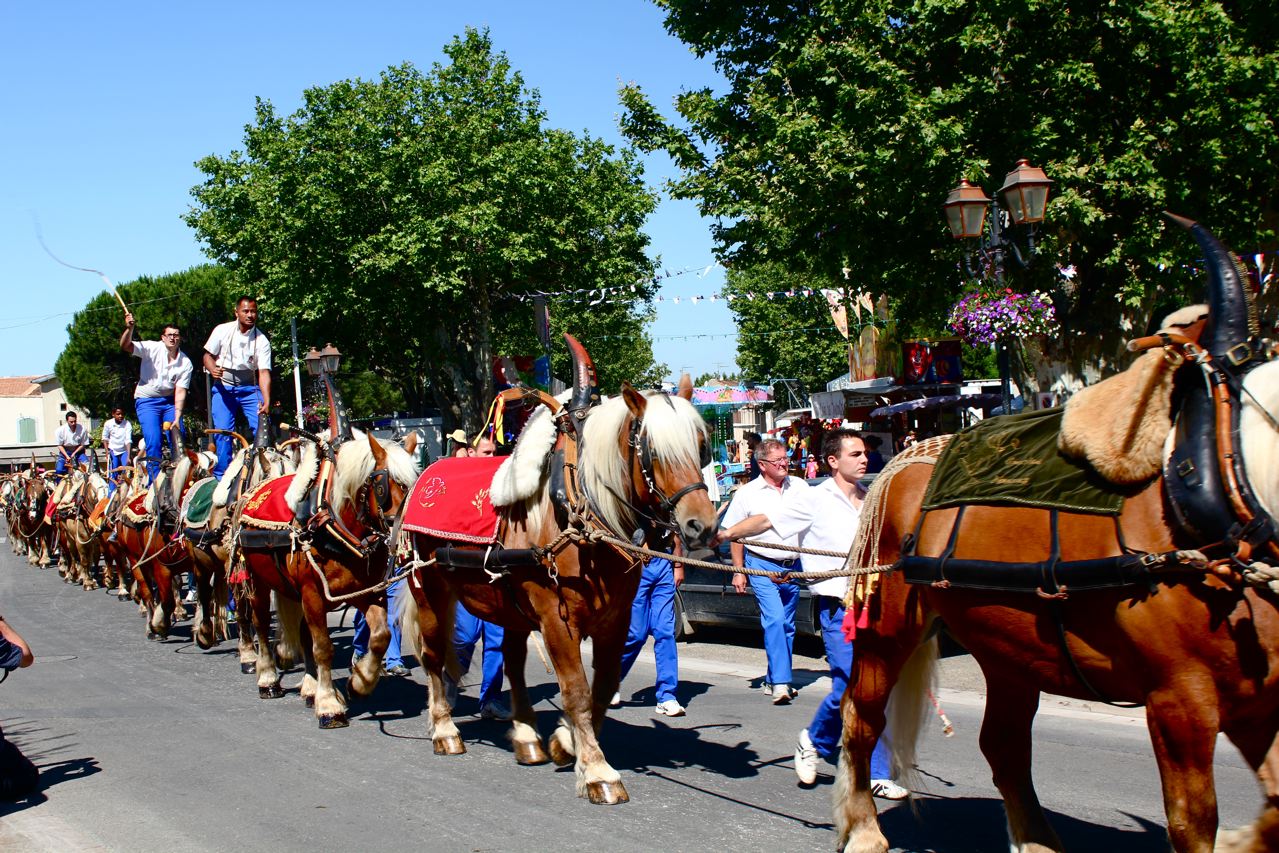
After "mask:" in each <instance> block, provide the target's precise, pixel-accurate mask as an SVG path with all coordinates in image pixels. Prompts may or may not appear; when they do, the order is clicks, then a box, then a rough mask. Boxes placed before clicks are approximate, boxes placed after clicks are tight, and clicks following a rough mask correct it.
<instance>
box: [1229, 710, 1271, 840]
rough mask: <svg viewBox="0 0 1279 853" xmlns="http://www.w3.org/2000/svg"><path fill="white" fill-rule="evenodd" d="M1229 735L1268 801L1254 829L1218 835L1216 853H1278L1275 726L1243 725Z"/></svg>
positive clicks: (1249, 827) (1254, 824)
mask: <svg viewBox="0 0 1279 853" xmlns="http://www.w3.org/2000/svg"><path fill="white" fill-rule="evenodd" d="M1226 734H1227V735H1228V736H1229V737H1230V740H1231V741H1233V742H1234V744H1235V745H1236V746H1237V747H1239V751H1240V752H1242V753H1243V757H1244V760H1246V761H1247V762H1248V764H1249V765H1250V766H1251V767H1252V769H1253V770H1255V771H1256V772H1257V778H1258V779H1259V780H1260V781H1261V785H1262V789H1263V790H1264V792H1265V795H1266V802H1265V803H1264V804H1263V805H1262V807H1261V815H1260V816H1258V818H1257V820H1256V821H1254V822H1253V824H1252V825H1251V826H1247V827H1244V828H1243V829H1234V830H1228V831H1223V832H1218V833H1217V847H1216V850H1217V853H1265V851H1269V850H1279V737H1276V736H1275V731H1274V726H1273V725H1270V726H1260V727H1258V726H1256V725H1247V724H1243V725H1240V726H1238V727H1236V728H1231V729H1230V730H1228V731H1227V732H1226ZM1267 741H1268V742H1269V745H1267Z"/></svg>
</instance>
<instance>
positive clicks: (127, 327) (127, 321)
mask: <svg viewBox="0 0 1279 853" xmlns="http://www.w3.org/2000/svg"><path fill="white" fill-rule="evenodd" d="M136 323H137V321H136V320H135V319H134V318H133V315H132V314H130V313H129V312H127V311H126V312H125V314H124V333H123V334H121V335H120V350H121V351H122V352H126V353H128V354H129V355H133V327H134V325H136Z"/></svg>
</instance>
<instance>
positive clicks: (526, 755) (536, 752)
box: [512, 741, 551, 767]
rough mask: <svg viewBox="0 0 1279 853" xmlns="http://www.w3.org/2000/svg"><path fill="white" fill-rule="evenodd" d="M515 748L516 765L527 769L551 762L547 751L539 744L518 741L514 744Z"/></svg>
mask: <svg viewBox="0 0 1279 853" xmlns="http://www.w3.org/2000/svg"><path fill="white" fill-rule="evenodd" d="M512 746H514V747H515V763H516V764H523V765H524V766H526V767H535V766H537V765H538V764H545V763H546V762H548V761H550V760H551V757H550V756H549V755H547V754H546V750H545V749H543V748H542V745H541V744H540V743H537V742H527V741H517V742H515V743H513V744H512Z"/></svg>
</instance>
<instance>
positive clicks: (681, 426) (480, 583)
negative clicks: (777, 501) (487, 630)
mask: <svg viewBox="0 0 1279 853" xmlns="http://www.w3.org/2000/svg"><path fill="white" fill-rule="evenodd" d="M566 337H568V336H566ZM569 346H570V351H571V352H572V353H573V356H574V362H575V367H576V369H575V376H576V379H575V391H574V398H573V400H574V401H573V403H571V404H570V406H569V408H568V409H567V410H566V411H564V412H563V415H564V417H565V419H567V420H569V421H571V420H572V419H573V418H578V419H580V418H581V417H582V416H585V420H584V421H583V422H582V428H581V438H580V450H579V456H578V465H577V470H576V478H577V479H576V483H577V487H578V489H580V493H581V495H582V497H583V498H584V500H583V501H581V502H578V505H577V506H575V507H573V508H571V509H570V513H571V514H570V515H568V516H567V517H566V516H564V515H562V514H561V513H562V512H563V509H562V508H557V507H556V506H555V505H554V504H553V501H552V494H551V493H552V491H553V490H554V487H553V485H552V475H551V467H552V466H554V465H557V464H560V463H558V462H556V461H554V460H555V459H556V458H557V457H554V456H553V457H552V461H551V463H550V464H545V457H544V455H540V454H535V455H539V456H540V458H537V459H534V460H533V461H534V463H535V466H536V467H535V471H540V472H541V473H540V482H539V480H538V478H537V476H535V477H534V480H533V482H534V483H535V484H537V486H536V491H535V492H534V493H533V494H532V495H531V496H530V497H528V498H527V499H525V500H524V501H523V502H522V503H518V504H515V505H513V506H511V507H507V508H501V509H499V513H500V514H502V515H503V516H504V525H505V530H506V533H505V535H504V537H503V538H502V539H501V546H500V547H501V548H502V549H545V548H547V546H552V545H553V543H554V545H553V547H551V548H550V549H549V550H542V551H535V553H538V554H540V559H541V561H540V562H538V563H536V564H531V565H530V564H526V565H517V566H513V567H511V568H509V569H505V570H503V569H495V570H494V571H495V572H501V574H502V575H503V576H502V577H501V579H500V580H496V579H495V575H491V574H490V573H489V572H488V571H486V570H485V569H484V568H480V567H478V566H472V567H470V568H464V567H460V566H456V565H455V566H453V567H443V566H429V567H426V568H421V569H419V571H418V572H417V573H416V575H415V576H414V581H415V582H413V583H410V584H409V588H410V590H411V591H412V593H413V595H412V597H411V598H410V597H409V596H404V600H405V602H406V605H408V610H407V612H406V614H405V615H406V619H405V628H404V631H405V633H406V634H409V635H411V636H413V637H414V639H415V640H420V645H419V646H418V650H417V651H418V657H419V659H420V660H421V661H422V664H423V666H425V667H426V669H427V670H428V672H429V675H430V695H429V702H430V714H431V723H432V726H433V730H432V741H433V743H434V747H435V752H436V753H437V754H458V753H462V752H464V751H465V747H464V746H463V744H462V739H461V737H460V735H459V734H458V730H457V726H456V725H455V724H454V723H453V719H452V717H451V715H450V711H449V705H448V702H447V701H446V699H445V695H444V682H443V680H442V679H443V672H444V668H445V666H446V662H447V660H448V655H449V653H450V651H451V649H452V634H453V616H454V613H455V607H456V604H455V602H457V601H459V600H460V601H461V602H462V603H463V604H464V605H465V607H466V608H467V609H468V610H470V611H471V612H472V613H474V614H475V615H476V616H479V617H480V618H482V619H486V620H488V621H491V622H495V623H497V624H499V625H501V626H502V627H503V629H504V630H505V632H506V634H505V640H504V642H503V644H502V652H503V655H504V656H505V659H506V676H507V678H508V679H509V680H510V685H511V706H512V713H513V716H514V719H513V723H512V730H511V741H512V744H513V746H514V749H515V758H516V761H518V762H519V763H520V764H542V763H545V762H546V761H547V754H546V750H545V748H544V747H543V744H542V740H541V737H540V735H539V734H538V731H537V727H536V717H535V716H534V713H533V707H532V705H531V704H530V702H529V697H528V690H527V684H526V682H525V676H524V663H525V658H526V655H527V651H528V645H527V644H528V639H529V633H530V632H531V631H533V630H540V631H541V633H542V636H543V637H544V638H545V640H546V647H547V650H548V651H549V653H550V656H551V660H552V662H553V663H554V666H555V673H556V677H557V679H558V680H559V685H560V692H561V694H562V696H563V699H564V716H563V717H562V718H561V721H560V725H559V727H558V728H557V729H556V731H555V733H554V735H553V736H552V738H551V742H550V749H551V754H550V757H551V758H553V759H554V760H555V762H556V763H557V764H559V765H561V766H563V765H567V764H569V763H572V762H574V757H576V766H575V769H576V776H577V794H578V796H581V797H587V798H589V799H590V801H591V802H592V803H605V804H609V803H620V802H626V801H627V800H628V799H629V797H628V795H627V793H626V787H625V786H624V785H623V784H622V781H621V777H620V776H619V775H618V773H617V771H616V770H615V769H613V768H612V767H611V766H609V764H608V762H607V761H606V760H605V758H604V753H603V751H602V750H601V749H600V745H599V742H598V739H597V738H598V734H599V731H600V727H601V726H602V725H603V722H604V716H605V714H606V712H607V710H608V702H609V699H610V697H611V696H612V695H613V693H614V691H616V690H617V686H618V680H619V679H618V676H619V674H620V668H621V655H622V647H623V645H624V644H625V641H626V631H627V628H628V626H629V624H630V612H631V603H632V601H633V600H634V597H635V590H636V588H637V586H638V583H639V575H640V572H639V567H638V563H637V561H636V559H635V558H634V557H633V556H631V555H630V554H629V553H626V552H624V551H621V550H618V549H616V548H614V547H613V546H611V545H608V544H604V543H601V542H591V541H589V540H582V539H571V538H568V537H567V536H565V534H566V533H569V532H570V531H569V530H568V529H566V528H567V527H568V525H571V524H573V523H574V522H576V523H577V524H578V525H581V526H579V527H577V528H576V529H575V530H574V531H572V532H574V533H575V534H576V533H587V534H589V533H590V532H591V531H603V532H608V533H612V534H613V535H614V536H618V537H619V538H621V539H624V540H627V541H630V540H631V539H632V531H635V530H636V529H637V528H639V529H641V530H644V531H645V532H646V534H648V535H650V537H651V535H652V533H653V529H654V528H655V527H664V528H667V529H670V530H675V531H677V532H678V535H679V536H680V538H681V539H682V540H683V541H684V546H685V548H686V549H687V551H688V552H690V553H691V552H692V551H694V550H695V549H701V548H704V547H706V546H707V544H708V543H709V542H710V541H711V538H712V537H713V536H714V535H715V531H716V526H717V521H716V517H715V509H714V507H713V506H712V505H711V502H710V500H709V499H708V498H707V495H706V491H705V485H704V482H703V479H702V473H701V468H702V466H703V464H704V463H705V462H706V457H707V456H708V455H709V444H708V442H709V437H708V435H707V432H706V427H705V424H704V422H703V420H702V418H701V417H700V416H699V415H698V414H697V411H696V409H694V408H693V406H692V405H691V404H690V403H689V402H688V400H689V398H690V397H691V395H692V385H691V383H689V382H688V377H687V376H685V377H684V378H683V379H684V381H683V383H682V385H681V396H680V397H676V398H672V397H669V396H666V395H662V394H654V395H652V396H645V395H643V394H640V393H638V392H637V391H635V390H634V389H632V388H630V387H629V386H626V387H624V388H623V392H622V395H621V396H619V397H615V398H613V399H611V400H608V401H607V402H605V403H603V404H601V405H599V406H598V407H596V408H594V409H588V407H589V406H590V385H591V384H593V382H592V381H591V380H592V379H593V373H594V371H593V368H591V367H590V362H589V359H588V358H587V356H586V353H585V351H584V350H582V349H581V345H580V344H578V343H577V342H576V341H575V340H572V339H571V338H570V340H569ZM588 410H589V415H586V412H587V411H588ZM531 429H532V427H531V425H530V426H529V427H526V432H529V431H531ZM570 429H572V428H571V427H570V426H569V424H568V423H564V424H562V425H561V437H560V438H559V440H558V441H559V446H560V448H561V449H562V448H563V446H564V444H565V443H566V442H567V441H571V440H572V439H571V438H569V437H568V436H567V435H565V434H563V433H564V432H565V431H567V430H570ZM516 455H517V456H518V455H519V449H518V448H517V453H516ZM511 461H512V462H514V461H516V460H511ZM557 473H558V472H557ZM565 476H567V477H572V476H573V472H572V471H570V470H565ZM574 515H576V516H578V517H576V518H574ZM582 517H585V518H584V519H583V518H582ZM568 519H572V520H568ZM412 542H413V548H414V551H415V553H416V554H417V555H418V556H419V557H420V558H421V559H423V560H428V561H429V560H431V559H432V558H433V557H434V556H435V555H436V554H437V548H439V547H440V546H442V545H446V544H453V543H445V542H442V541H440V540H438V539H432V538H430V537H427V536H424V535H422V534H417V533H415V534H413V540H412ZM654 544H656V542H654ZM481 553H482V552H481ZM413 609H416V611H417V612H416V613H415V614H414V613H413V612H412V610H413ZM414 617H416V623H415V622H414ZM414 628H416V630H414ZM587 637H590V638H591V640H592V642H593V653H592V663H593V666H594V670H595V677H594V681H593V683H588V679H587V675H586V672H585V670H584V668H583V664H582V654H581V644H582V641H583V640H584V639H586V638H587Z"/></svg>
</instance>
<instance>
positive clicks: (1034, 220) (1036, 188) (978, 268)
mask: <svg viewBox="0 0 1279 853" xmlns="http://www.w3.org/2000/svg"><path fill="white" fill-rule="evenodd" d="M1052 183H1053V182H1052V181H1051V180H1049V178H1048V176H1047V175H1045V174H1044V170H1043V169H1040V168H1039V167H1037V166H1032V165H1030V161H1029V160H1026V159H1025V158H1023V159H1021V160H1018V161H1017V165H1016V166H1014V167H1013V170H1012V171H1011V172H1009V173H1008V174H1007V175H1005V176H1004V185H1003V186H1002V187H1000V188H999V192H998V193H996V194H995V195H996V197H995V198H987V196H986V194H985V193H984V192H982V189H981V187H977V186H973V185H972V184H970V183H968V181H966V180H961V181H960V182H959V186H957V187H955V188H954V189H953V190H951V191H950V194H949V195H947V196H946V202H945V204H943V205H942V208H943V209H944V210H945V211H946V223H947V225H949V226H950V233H951V235H952V236H954V237H955V239H957V240H976V241H977V244H976V248H977V251H976V253H975V254H976V257H977V259H978V262H976V263H975V262H974V252H973V251H972V249H971V248H970V249H968V250H967V251H965V252H964V268H965V269H966V270H967V271H968V274H969V275H971V276H973V277H974V278H977V277H984V276H985V275H987V274H989V272H992V271H993V273H994V276H995V283H996V284H997V285H998V286H999V287H1001V288H1002V287H1003V285H1004V263H1005V259H1006V258H1007V256H1008V255H1009V254H1011V255H1012V256H1013V258H1014V260H1016V261H1017V264H1018V265H1019V266H1021V267H1027V266H1029V265H1030V262H1031V261H1032V260H1033V259H1034V257H1035V253H1036V251H1037V250H1036V247H1035V226H1036V225H1038V224H1039V223H1040V222H1043V221H1044V210H1045V208H1046V207H1047V206H1048V188H1049V187H1050V186H1052ZM1000 195H1002V196H1003V197H1004V206H1000V204H999V200H998V196H1000ZM988 209H989V212H990V216H989V218H987V216H986V213H987V210H988ZM1018 232H1021V233H1024V234H1025V240H1026V249H1025V251H1024V252H1023V251H1022V249H1021V246H1020V245H1019V243H1018ZM997 346H998V350H997V351H996V356H997V358H998V362H999V386H1000V387H999V390H1000V394H1001V396H1002V397H1003V413H1004V414H1005V415H1007V414H1011V413H1012V387H1011V382H1012V363H1011V358H1010V353H1009V349H1008V341H1007V340H1006V339H1001V340H999V341H998V342H997Z"/></svg>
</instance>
